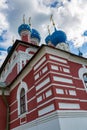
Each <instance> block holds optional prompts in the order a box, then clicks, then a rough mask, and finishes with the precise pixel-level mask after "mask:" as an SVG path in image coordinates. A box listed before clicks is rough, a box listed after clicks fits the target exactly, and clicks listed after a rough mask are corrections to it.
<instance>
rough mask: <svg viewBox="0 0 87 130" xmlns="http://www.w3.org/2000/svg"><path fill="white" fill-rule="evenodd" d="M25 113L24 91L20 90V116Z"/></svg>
mask: <svg viewBox="0 0 87 130" xmlns="http://www.w3.org/2000/svg"><path fill="white" fill-rule="evenodd" d="M24 112H26V101H25V90H24V88H22V89H21V93H20V114H23V113H24Z"/></svg>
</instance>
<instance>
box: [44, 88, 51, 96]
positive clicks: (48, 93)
mask: <svg viewBox="0 0 87 130" xmlns="http://www.w3.org/2000/svg"><path fill="white" fill-rule="evenodd" d="M45 94H46V98H48V97H50V96H51V95H52V90H51V89H50V90H48V91H46V93H45Z"/></svg>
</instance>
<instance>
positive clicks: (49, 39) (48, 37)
mask: <svg viewBox="0 0 87 130" xmlns="http://www.w3.org/2000/svg"><path fill="white" fill-rule="evenodd" d="M45 42H46V44H47V45H48V43H49V42H51V35H50V34H49V35H48V36H47V37H46V38H45Z"/></svg>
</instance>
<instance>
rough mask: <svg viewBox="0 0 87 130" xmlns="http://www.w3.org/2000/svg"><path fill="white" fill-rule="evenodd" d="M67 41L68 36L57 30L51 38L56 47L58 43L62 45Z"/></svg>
mask: <svg viewBox="0 0 87 130" xmlns="http://www.w3.org/2000/svg"><path fill="white" fill-rule="evenodd" d="M66 39H67V36H66V34H65V32H63V31H61V30H58V31H57V30H56V29H55V32H53V33H52V36H51V41H52V44H53V45H54V46H56V45H57V44H58V43H61V42H64V43H65V42H66Z"/></svg>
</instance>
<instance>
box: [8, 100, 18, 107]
mask: <svg viewBox="0 0 87 130" xmlns="http://www.w3.org/2000/svg"><path fill="white" fill-rule="evenodd" d="M15 103H17V100H15V101H14V102H12V103H11V104H10V105H9V106H10V107H11V106H12V105H14V104H15Z"/></svg>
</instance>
